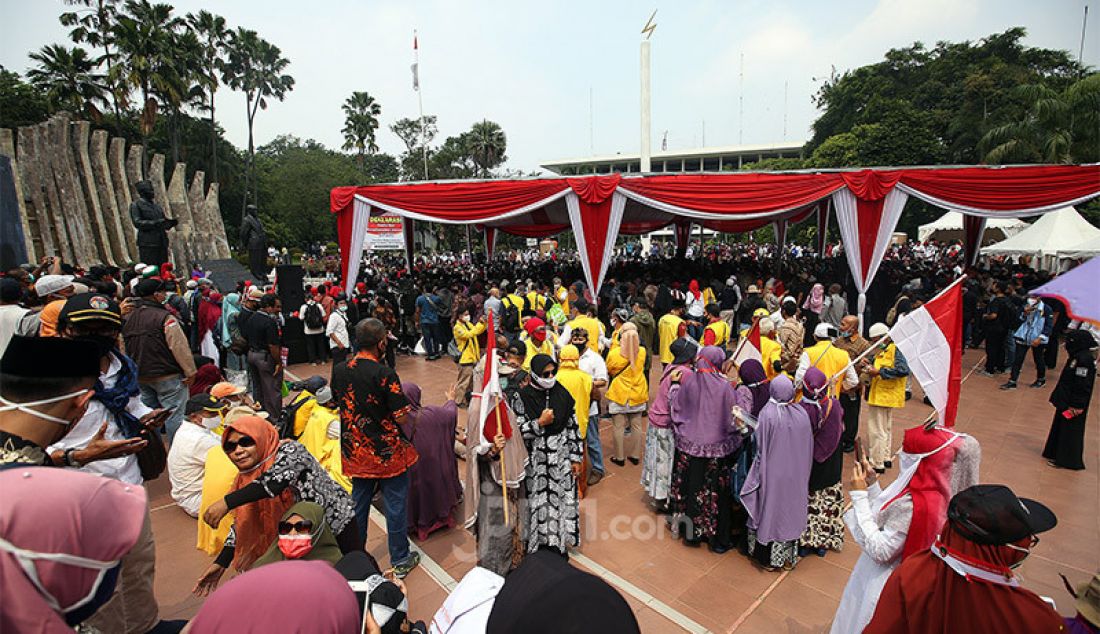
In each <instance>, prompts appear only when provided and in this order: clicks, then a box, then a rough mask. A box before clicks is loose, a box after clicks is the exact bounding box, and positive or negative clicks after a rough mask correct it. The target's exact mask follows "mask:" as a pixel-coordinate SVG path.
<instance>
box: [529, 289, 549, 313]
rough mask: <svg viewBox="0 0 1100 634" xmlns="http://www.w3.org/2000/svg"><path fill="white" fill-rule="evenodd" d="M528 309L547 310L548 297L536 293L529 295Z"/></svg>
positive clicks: (532, 292)
mask: <svg viewBox="0 0 1100 634" xmlns="http://www.w3.org/2000/svg"><path fill="white" fill-rule="evenodd" d="M527 307H528V308H530V309H531V310H546V296H545V295H541V294H539V293H536V292H535V291H531V292H530V293H527Z"/></svg>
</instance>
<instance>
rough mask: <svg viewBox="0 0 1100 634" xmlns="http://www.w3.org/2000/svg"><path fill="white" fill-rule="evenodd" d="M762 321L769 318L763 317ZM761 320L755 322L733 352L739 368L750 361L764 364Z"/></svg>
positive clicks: (734, 360)
mask: <svg viewBox="0 0 1100 634" xmlns="http://www.w3.org/2000/svg"><path fill="white" fill-rule="evenodd" d="M760 319H768V318H767V317H761V318H760ZM760 319H756V320H754V321H753V324H752V326H751V327H750V328H749V331H748V332H747V333H745V336H744V337H742V338H741V342H740V343H738V344H737V348H736V349H735V350H734V351H733V357H732V359H733V362H734V364H736V365H737V366H738V367H740V366H741V364H742V363H744V362H746V361H748V360H749V359H756V360H757V361H760V362H763V359H764V356H763V355H762V354H760Z"/></svg>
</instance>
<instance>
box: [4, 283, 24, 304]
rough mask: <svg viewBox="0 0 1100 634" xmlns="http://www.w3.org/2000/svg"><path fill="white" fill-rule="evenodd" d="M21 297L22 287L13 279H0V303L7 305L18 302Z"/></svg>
mask: <svg viewBox="0 0 1100 634" xmlns="http://www.w3.org/2000/svg"><path fill="white" fill-rule="evenodd" d="M22 296H23V285H22V284H20V283H19V280H17V279H15V278H13V277H0V301H5V302H8V303H11V302H16V301H19V298H20V297H22Z"/></svg>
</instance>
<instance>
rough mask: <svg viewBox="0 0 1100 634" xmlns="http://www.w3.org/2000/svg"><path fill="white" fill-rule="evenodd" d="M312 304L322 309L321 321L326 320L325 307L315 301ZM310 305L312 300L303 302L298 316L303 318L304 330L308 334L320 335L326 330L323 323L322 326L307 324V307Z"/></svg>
mask: <svg viewBox="0 0 1100 634" xmlns="http://www.w3.org/2000/svg"><path fill="white" fill-rule="evenodd" d="M312 305H314V306H316V307H317V309H318V310H320V311H321V321H322V322H323V321H324V320H325V307H324V306H322V305H320V304H318V303H317V302H313V303H312ZM309 306H310V302H306V303H304V304H302V307H301V308H299V309H298V317H299V318H300V319H301V320H302V331H303V332H305V334H307V335H319V334H321V333H323V332H324V331H325V326H324V325H323V324H322V325H321V327H320V328H310V327H309V326H307V325H306V308H308V307H309Z"/></svg>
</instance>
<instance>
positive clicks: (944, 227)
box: [917, 211, 1028, 244]
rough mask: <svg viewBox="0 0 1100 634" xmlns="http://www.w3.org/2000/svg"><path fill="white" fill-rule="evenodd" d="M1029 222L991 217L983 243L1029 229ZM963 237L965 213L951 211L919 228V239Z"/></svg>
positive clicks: (987, 223) (987, 222) (952, 239)
mask: <svg viewBox="0 0 1100 634" xmlns="http://www.w3.org/2000/svg"><path fill="white" fill-rule="evenodd" d="M1027 227H1028V224H1027V223H1026V222H1024V221H1023V220H1020V219H1019V218H990V219H989V220H987V221H986V223H985V233H984V234H982V244H990V243H992V242H999V241H1001V240H1004V239H1005V238H1011V237H1012V236H1014V235H1016V234H1017V233H1020V232H1021V231H1023V230H1024V229H1027ZM962 239H963V215H962V214H961V213H959V212H957V211H949V212H947V213H945V214H944V215H942V216H940V217H939V218H937V219H936V220H935V221H933V222H930V223H928V224H926V225H921V226H920V227H918V228H917V240H919V241H921V242H924V241H925V240H940V241H949V242H950V241H955V240H962Z"/></svg>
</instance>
